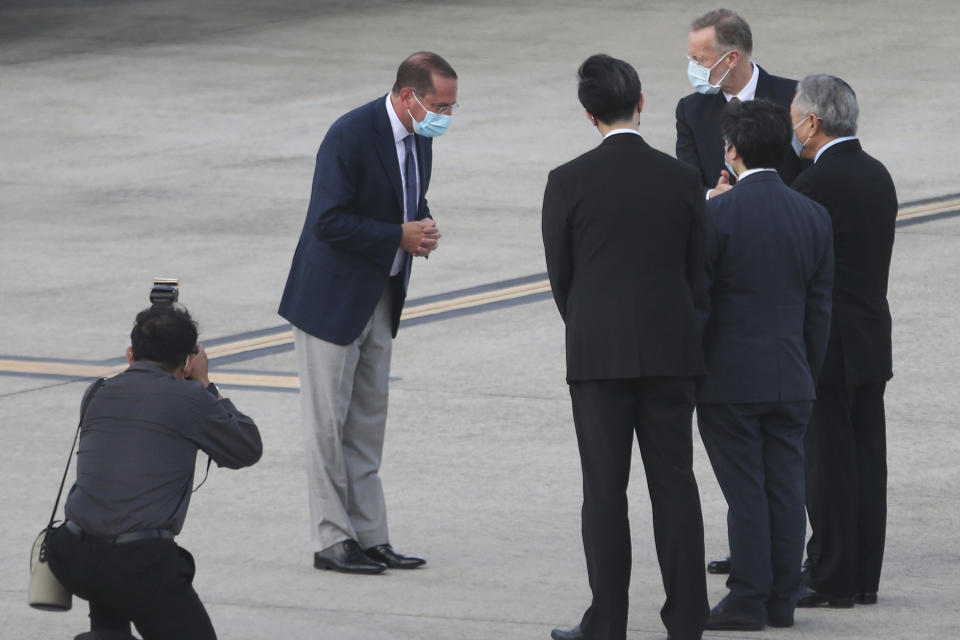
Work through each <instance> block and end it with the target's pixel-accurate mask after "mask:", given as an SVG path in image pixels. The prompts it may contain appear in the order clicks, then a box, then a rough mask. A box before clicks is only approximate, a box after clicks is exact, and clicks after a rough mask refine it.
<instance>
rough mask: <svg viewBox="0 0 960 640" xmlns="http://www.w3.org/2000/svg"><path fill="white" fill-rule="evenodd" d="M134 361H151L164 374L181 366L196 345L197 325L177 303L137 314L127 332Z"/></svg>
mask: <svg viewBox="0 0 960 640" xmlns="http://www.w3.org/2000/svg"><path fill="white" fill-rule="evenodd" d="M130 344H131V345H132V346H133V359H134V360H150V361H152V362H156V363H158V364H160V366H161V367H163V369H164V370H165V371H168V372H171V373H172V372H173V371H175V370H176V369H177V367H179V366H180V365H182V364H183V363H184V362H185V361H186V359H187V356H189V355H190V354H191V353H193V352H194V349H195V348H196V346H197V323H196V322H194V321H193V320H192V319H191V318H190V313H189V312H188V311H187V310H186V309H185V308H184V307H182V306H180V305H176V304H155V305H153V306H152V307H150V308H148V309H144V310H143V311H141V312H140V313H138V314H137V319H136V320H135V321H134V323H133V331H131V332H130Z"/></svg>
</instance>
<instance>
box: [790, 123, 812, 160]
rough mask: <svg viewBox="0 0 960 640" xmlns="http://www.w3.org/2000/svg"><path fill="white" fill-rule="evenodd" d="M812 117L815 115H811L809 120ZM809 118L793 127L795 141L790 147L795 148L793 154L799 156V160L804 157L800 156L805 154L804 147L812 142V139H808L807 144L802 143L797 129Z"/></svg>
mask: <svg viewBox="0 0 960 640" xmlns="http://www.w3.org/2000/svg"><path fill="white" fill-rule="evenodd" d="M812 115H813V114H812V113H811V114H809V115H808V116H807V118H809V117H810V116H812ZM807 118H804V119H803V120H801V121H800V122H798V123H797V124H796V125H795V126H794V127H793V140H791V141H790V146H791V147H793V152H794V153H795V154H797V157H798V158H802V157H803V156H802V155H800V154H802V153H803V147H804V146H805V145H806V144H807V142H810V138H807V140H806V142H800V138H798V137H797V127H799V126H800V125H802V124H803V123H804V122H806V120H807Z"/></svg>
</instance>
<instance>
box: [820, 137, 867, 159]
mask: <svg viewBox="0 0 960 640" xmlns="http://www.w3.org/2000/svg"><path fill="white" fill-rule="evenodd" d="M828 144H829V143H828ZM846 151H863V147H862V146H861V145H860V140H859V139H857V138H854V139H853V140H844V141H843V142H838V143H836V144H834V145H830V147H828V148H826V149H823V150H822V151H820V152H818V153H819V157H818V158H817V162H819V161H820V160H823V159H824V158H826V157H829V156H832V155H834V154H836V153H844V152H846Z"/></svg>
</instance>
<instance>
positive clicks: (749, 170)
mask: <svg viewBox="0 0 960 640" xmlns="http://www.w3.org/2000/svg"><path fill="white" fill-rule="evenodd" d="M761 171H773V172H774V173H776V172H777V170H776V169H768V168H767V167H762V168H760V169H747V170H746V171H744V172H743V173H741V174H740V175H738V176H737V184H740V181H741V180H743V179H744V178H746V177H747V176H752V175H753V174H755V173H760V172H761ZM734 186H736V185H734Z"/></svg>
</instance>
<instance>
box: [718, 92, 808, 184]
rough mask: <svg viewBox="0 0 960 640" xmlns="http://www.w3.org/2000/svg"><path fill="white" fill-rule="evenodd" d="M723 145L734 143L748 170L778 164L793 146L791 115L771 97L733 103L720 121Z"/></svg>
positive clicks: (729, 104)
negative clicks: (791, 140) (770, 99)
mask: <svg viewBox="0 0 960 640" xmlns="http://www.w3.org/2000/svg"><path fill="white" fill-rule="evenodd" d="M720 133H721V134H722V135H723V140H724V145H725V146H726V145H730V144H732V145H733V146H735V147H736V148H737V152H738V153H739V154H740V157H741V158H742V159H743V164H744V165H745V166H746V167H747V169H760V168H768V167H773V168H775V167H777V166H779V165H780V162H781V161H782V160H783V154H784V153H785V152H786V150H787V147H788V146H789V145H790V138H791V128H790V115H789V114H788V113H787V110H786V109H785V108H784V107H783V106H782V105H779V104H776V103H774V102H770V101H769V100H762V99H761V100H749V101H746V102H731V103H728V104H727V107H726V109H724V112H723V117H722V118H721V120H720Z"/></svg>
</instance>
